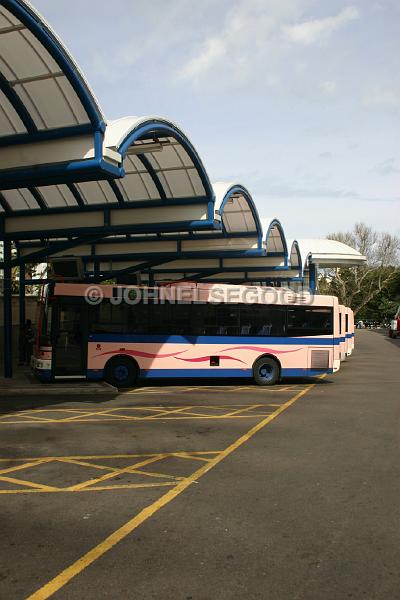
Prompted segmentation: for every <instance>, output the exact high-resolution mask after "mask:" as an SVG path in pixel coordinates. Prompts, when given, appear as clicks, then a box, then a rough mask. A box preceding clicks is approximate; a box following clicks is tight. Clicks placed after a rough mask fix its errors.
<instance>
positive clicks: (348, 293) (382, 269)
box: [318, 223, 400, 320]
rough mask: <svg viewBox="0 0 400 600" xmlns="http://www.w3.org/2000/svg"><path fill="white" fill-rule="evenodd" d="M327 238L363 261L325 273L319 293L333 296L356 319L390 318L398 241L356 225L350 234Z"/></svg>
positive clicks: (398, 276) (397, 283)
mask: <svg viewBox="0 0 400 600" xmlns="http://www.w3.org/2000/svg"><path fill="white" fill-rule="evenodd" d="M328 238H329V239H335V240H337V241H340V242H343V243H345V244H348V245H350V246H352V247H353V248H355V249H356V250H358V251H359V252H360V253H361V254H363V255H364V256H365V257H366V259H367V260H366V263H365V265H363V266H357V267H340V268H336V269H331V270H329V271H325V272H324V273H323V275H322V277H321V278H320V280H319V282H318V283H319V290H320V292H321V293H325V294H332V295H335V296H337V297H338V298H339V301H340V302H341V303H342V304H345V305H346V306H350V307H351V308H352V309H353V310H354V312H355V313H356V314H357V316H358V317H359V318H363V319H373V320H383V319H385V320H386V319H388V318H390V317H391V316H392V315H393V314H394V312H395V311H396V308H397V306H398V304H399V297H400V268H399V263H400V258H399V252H400V240H399V238H397V237H396V236H392V235H391V234H389V233H378V232H375V231H373V230H372V228H370V227H367V226H366V225H364V224H363V223H357V224H356V225H355V226H354V228H353V231H351V232H347V233H340V232H339V233H334V234H330V235H329V236H328Z"/></svg>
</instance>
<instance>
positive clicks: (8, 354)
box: [3, 240, 13, 378]
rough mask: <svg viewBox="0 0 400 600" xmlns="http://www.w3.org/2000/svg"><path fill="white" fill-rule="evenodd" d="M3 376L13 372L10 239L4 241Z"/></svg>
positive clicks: (8, 375) (8, 376)
mask: <svg viewBox="0 0 400 600" xmlns="http://www.w3.org/2000/svg"><path fill="white" fill-rule="evenodd" d="M3 250H4V264H3V270H4V292H3V294H4V296H3V312H4V377H7V378H11V377H12V372H13V343H12V267H11V241H10V240H5V241H4V246H3Z"/></svg>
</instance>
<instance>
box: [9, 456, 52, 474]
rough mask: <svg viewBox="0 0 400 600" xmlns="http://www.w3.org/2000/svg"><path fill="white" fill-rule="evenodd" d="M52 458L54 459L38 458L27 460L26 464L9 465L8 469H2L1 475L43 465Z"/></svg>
mask: <svg viewBox="0 0 400 600" xmlns="http://www.w3.org/2000/svg"><path fill="white" fill-rule="evenodd" d="M3 460H7V459H3ZM50 460H52V459H48V458H38V459H37V460H35V461H34V462H25V463H24V464H22V465H17V466H16V467H8V468H7V469H2V470H1V471H0V475H3V474H4V473H13V472H14V471H22V469H30V468H31V467H36V466H37V465H41V464H43V463H46V462H49V461H50Z"/></svg>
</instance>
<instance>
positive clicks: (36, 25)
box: [0, 0, 104, 137]
mask: <svg viewBox="0 0 400 600" xmlns="http://www.w3.org/2000/svg"><path fill="white" fill-rule="evenodd" d="M0 57H1V58H0V73H1V74H0V136H1V137H3V136H7V135H15V134H23V133H30V134H34V133H36V132H38V131H49V130H51V129H55V128H60V127H74V126H79V125H91V127H92V128H93V130H96V129H101V127H102V124H103V123H104V117H103V114H102V112H101V109H100V106H99V104H98V102H97V100H96V99H95V97H94V95H93V92H92V91H91V90H90V88H89V86H88V84H87V82H86V80H85V78H84V77H83V75H82V73H81V72H80V70H79V67H78V65H77V64H76V62H75V61H74V60H73V58H72V56H71V55H70V53H69V52H68V50H67V49H66V47H65V46H64V44H63V43H62V42H61V40H60V39H59V38H58V37H57V36H56V34H55V33H54V31H53V30H52V29H51V28H50V26H49V25H48V24H47V23H46V21H45V20H44V19H43V17H42V16H40V15H39V13H38V12H37V11H36V10H35V9H34V8H33V7H32V6H31V5H30V4H29V3H28V2H23V1H22V0H2V3H1V6H0Z"/></svg>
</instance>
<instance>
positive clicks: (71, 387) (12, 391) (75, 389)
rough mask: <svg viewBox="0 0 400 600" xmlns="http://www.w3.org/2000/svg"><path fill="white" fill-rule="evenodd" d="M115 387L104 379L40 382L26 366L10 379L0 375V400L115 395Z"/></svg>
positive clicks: (116, 391) (116, 392)
mask: <svg viewBox="0 0 400 600" xmlns="http://www.w3.org/2000/svg"><path fill="white" fill-rule="evenodd" d="M116 394H118V390H117V388H115V387H113V386H112V385H109V384H108V383H105V382H104V381H99V382H89V381H79V380H77V381H68V382H60V383H41V382H40V381H38V380H37V379H35V378H34V377H33V375H32V374H31V372H30V370H29V368H28V367H22V368H21V367H20V368H18V369H17V370H16V372H15V376H14V377H13V378H12V379H6V378H4V377H0V402H1V400H4V399H7V398H21V397H23V398H27V397H42V396H46V397H47V396H48V397H53V398H54V397H58V396H63V397H67V396H68V397H70V396H82V395H85V396H93V395H95V396H98V395H100V396H104V395H105V396H115V395H116Z"/></svg>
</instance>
